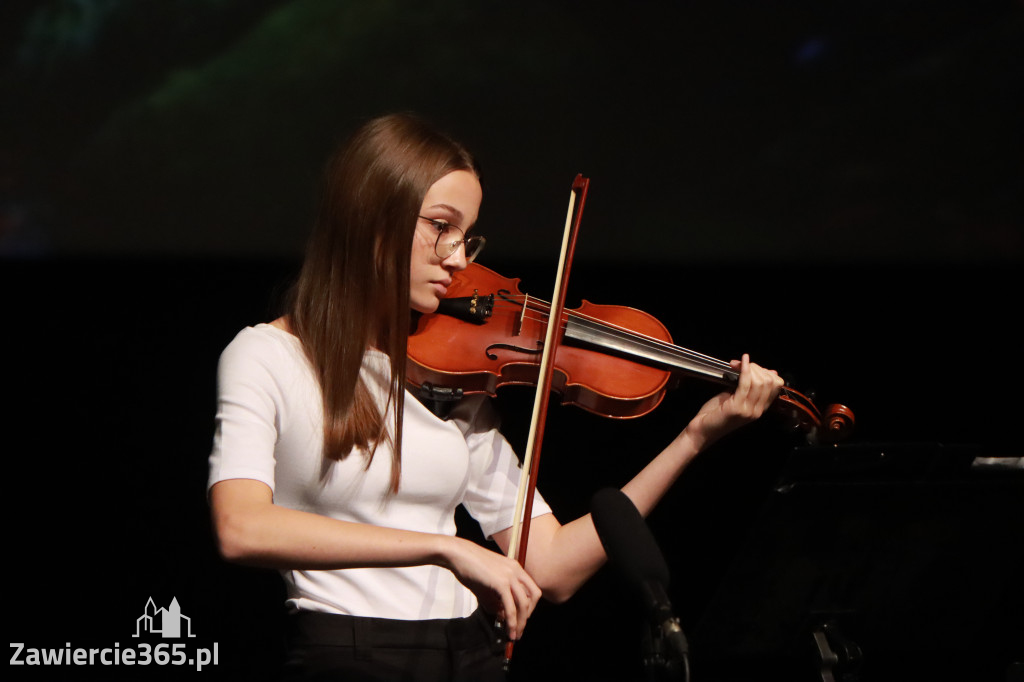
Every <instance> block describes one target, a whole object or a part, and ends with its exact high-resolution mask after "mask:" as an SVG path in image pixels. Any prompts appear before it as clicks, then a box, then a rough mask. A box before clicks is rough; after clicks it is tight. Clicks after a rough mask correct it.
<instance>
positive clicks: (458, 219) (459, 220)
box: [427, 204, 466, 225]
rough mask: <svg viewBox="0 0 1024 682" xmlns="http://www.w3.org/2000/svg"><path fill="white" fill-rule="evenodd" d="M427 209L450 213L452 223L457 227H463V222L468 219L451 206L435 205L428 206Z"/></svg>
mask: <svg viewBox="0 0 1024 682" xmlns="http://www.w3.org/2000/svg"><path fill="white" fill-rule="evenodd" d="M427 208H439V209H443V210H445V211H448V212H449V213H451V214H452V221H453V222H454V223H455V224H456V225H461V224H462V221H463V220H465V218H466V216H464V215H462V211H460V210H459V209H457V208H455V207H454V206H451V205H449V204H434V205H433V206H428V207H427Z"/></svg>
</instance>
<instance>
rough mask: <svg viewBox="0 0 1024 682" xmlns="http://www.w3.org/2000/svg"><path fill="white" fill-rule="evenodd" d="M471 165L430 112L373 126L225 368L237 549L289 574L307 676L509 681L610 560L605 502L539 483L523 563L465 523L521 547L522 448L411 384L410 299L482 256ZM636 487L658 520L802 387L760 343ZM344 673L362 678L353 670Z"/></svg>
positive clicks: (226, 447)
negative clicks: (680, 492)
mask: <svg viewBox="0 0 1024 682" xmlns="http://www.w3.org/2000/svg"><path fill="white" fill-rule="evenodd" d="M481 199H482V192H481V188H480V182H479V179H478V172H477V167H476V164H475V162H474V160H473V159H472V157H471V156H470V155H469V154H468V153H467V152H466V151H465V150H464V149H463V148H462V147H461V146H460V145H459V144H457V143H455V142H454V141H452V140H451V139H449V138H448V137H446V136H444V135H442V134H440V133H439V132H437V131H436V130H434V129H433V128H431V127H429V126H428V125H426V124H425V123H423V122H422V121H420V120H419V119H417V118H415V117H412V116H408V115H392V116H385V117H382V118H379V119H375V120H373V121H370V122H369V123H367V124H366V125H364V126H363V127H362V128H361V129H360V130H359V131H358V132H357V133H356V134H355V135H354V137H353V138H352V139H351V140H350V142H349V143H348V144H347V145H346V146H345V147H343V148H342V149H341V150H340V151H339V152H338V153H336V154H335V155H334V157H333V158H332V160H331V161H330V163H329V165H328V169H327V173H326V178H325V187H324V193H323V198H322V202H321V207H320V211H319V215H318V217H317V220H316V224H315V228H314V232H313V235H312V238H311V240H310V243H309V247H308V251H307V254H306V257H305V261H304V263H303V267H302V270H301V273H300V275H299V278H298V282H297V284H296V286H295V288H294V292H293V297H292V301H291V304H290V307H289V312H288V314H287V315H285V316H284V317H282V318H280V319H278V320H275V321H273V322H271V323H269V324H259V325H256V326H255V327H249V328H246V329H244V330H243V331H241V332H240V333H239V334H238V336H237V337H236V338H235V339H234V340H233V341H232V342H231V343H230V344H229V345H228V347H227V348H226V349H225V350H224V353H223V355H222V357H221V362H220V366H219V370H218V382H219V389H218V391H219V397H218V399H219V402H218V413H217V431H216V436H215V439H214V447H213V452H212V454H211V456H210V481H209V485H210V502H211V506H212V516H213V524H214V527H215V531H216V536H217V539H218V543H219V548H220V551H221V552H222V554H223V556H224V557H225V558H226V559H227V560H229V561H235V562H240V563H245V564H250V565H259V566H267V567H272V568H276V569H279V570H280V571H281V572H282V575H283V577H284V580H285V583H286V585H287V590H288V601H287V603H288V606H289V609H290V611H291V613H292V615H291V616H290V636H291V644H290V653H289V659H288V662H287V664H286V667H287V673H288V674H289V675H290V676H292V677H293V678H294V679H315V678H316V677H317V676H318V675H324V676H329V675H332V674H333V675H338V678H337V679H382V680H384V679H387V680H390V679H424V680H427V679H436V680H451V679H467V680H484V679H495V680H498V679H502V678H503V673H502V670H501V651H502V650H503V645H502V643H501V641H500V637H497V636H496V634H495V632H494V631H493V630H492V623H493V622H494V620H495V617H498V618H500V620H501V621H502V622H503V623H504V626H505V629H506V632H505V634H507V636H508V637H510V638H512V639H518V638H519V637H520V636H521V635H522V633H523V628H524V627H525V626H526V623H527V620H528V619H529V617H530V614H531V613H532V612H533V610H534V607H535V606H536V604H537V602H538V600H539V599H540V598H541V597H542V596H543V597H545V598H547V599H550V600H553V601H556V602H560V601H564V600H565V599H568V598H569V597H570V596H571V595H572V594H573V593H574V592H575V591H576V590H577V589H578V588H579V587H580V586H581V585H582V584H583V583H584V582H585V581H586V580H587V579H588V578H589V577H590V576H591V575H593V574H594V572H595V571H596V570H597V569H598V568H599V567H600V566H601V564H602V563H603V562H604V560H605V555H604V552H603V549H602V546H601V543H600V540H599V538H598V536H597V533H596V531H595V530H594V526H593V523H592V521H591V520H590V518H589V516H584V517H582V518H579V519H576V520H574V521H572V522H570V523H567V524H564V525H563V524H561V523H560V522H559V521H558V520H557V519H556V518H555V516H554V515H553V514H552V513H551V510H550V508H549V507H548V506H547V505H546V504H545V503H544V501H543V499H542V498H541V497H540V496H539V495H538V497H537V499H536V502H535V506H534V519H533V521H532V529H531V533H530V552H529V553H528V559H527V566H526V567H525V569H524V568H523V567H521V566H519V564H518V563H517V562H516V561H514V560H512V559H509V558H507V557H506V556H504V555H502V554H498V553H496V552H493V551H491V550H489V549H487V548H485V547H481V546H479V545H477V544H475V543H473V542H470V541H467V540H464V539H461V538H458V537H456V536H455V522H454V511H455V508H456V507H457V506H458V505H459V504H462V505H464V506H465V508H466V509H467V510H468V511H469V512H470V514H471V515H473V517H474V518H475V519H476V520H477V521H478V522H479V523H480V525H481V528H482V529H483V531H484V533H485V534H486V535H487V536H489V537H491V538H493V539H494V540H495V541H496V542H497V544H498V545H499V546H500V547H501V548H502V549H503V550H507V547H508V544H509V542H510V536H511V531H510V527H511V526H512V518H513V509H514V506H515V495H516V488H517V486H518V482H519V478H520V474H521V471H520V468H519V465H518V460H517V458H516V456H515V454H514V452H513V451H512V449H511V447H510V446H509V444H508V443H507V442H506V441H505V439H504V438H503V437H502V436H501V434H500V433H499V432H498V431H497V428H496V423H495V418H494V416H493V412H492V411H491V410H490V409H489V402H488V401H487V400H486V399H484V398H466V399H464V400H463V401H462V402H461V403H460V404H459V406H458V407H457V408H456V409H455V410H454V411H453V413H452V415H451V418H450V419H448V420H441V419H439V418H437V417H436V416H435V415H434V414H433V413H431V412H430V411H429V410H428V409H427V408H426V407H424V406H423V405H421V404H420V403H419V402H418V401H417V400H416V399H415V398H412V397H411V396H409V395H408V394H406V392H405V362H406V360H405V357H406V343H407V339H408V334H409V327H410V317H411V311H418V312H421V313H429V312H432V311H434V310H435V309H436V307H437V304H438V301H439V300H440V299H441V298H443V297H444V295H445V293H446V287H447V286H448V285H449V284H450V282H451V276H452V274H453V273H455V272H457V271H459V270H462V269H463V268H465V267H466V265H467V263H468V262H470V261H472V260H473V258H475V257H476V255H477V253H478V252H479V250H480V248H482V246H483V238H482V237H478V236H476V235H474V234H473V228H474V225H475V223H476V220H477V215H478V212H479V209H480V202H481ZM734 365H735V366H736V367H737V368H739V370H740V380H739V384H738V386H737V388H736V390H735V391H734V392H732V393H723V394H721V395H718V396H716V397H715V398H713V399H712V400H710V401H709V402H708V403H707V404H706V405H705V406H704V407H703V408H702V409H701V410H700V411H699V413H698V414H697V415H696V416H695V417H694V418H693V419H692V420H691V421H690V422H689V424H687V426H686V427H685V428H684V429H683V430H682V432H681V433H680V434H679V435H678V437H676V438H675V440H674V441H672V443H670V444H669V446H668V447H667V448H666V449H665V450H664V451H663V452H661V453H660V454H658V455H657V456H656V457H654V459H653V460H652V461H651V462H650V463H649V464H648V465H647V466H646V467H645V468H644V469H643V470H642V471H640V472H639V473H638V474H637V475H636V477H635V478H634V479H633V480H631V481H630V482H629V483H628V484H627V485H626V486H625V487H624V488H623V491H624V492H625V493H626V495H628V496H629V498H630V499H632V501H633V502H634V504H635V505H636V506H637V508H638V509H639V510H640V511H641V513H643V514H647V513H648V512H649V511H650V510H651V509H652V508H653V507H654V505H655V504H656V503H657V501H658V500H659V499H660V498H661V497H662V496H663V495H664V494H665V492H666V490H667V489H668V487H669V486H671V485H672V483H673V482H674V481H675V479H676V478H677V477H678V476H679V474H680V473H681V472H682V470H683V468H684V467H685V466H686V465H687V463H688V462H689V461H690V460H691V459H693V457H694V456H696V455H697V453H699V452H700V451H701V450H703V449H704V448H706V447H707V446H708V445H709V444H710V443H711V442H713V441H715V440H716V439H718V438H720V437H721V436H723V435H725V434H726V433H728V432H729V431H731V430H733V429H735V428H736V427H738V426H740V425H742V424H745V423H747V422H749V421H751V420H753V419H756V418H757V417H759V416H760V415H761V413H762V412H763V411H764V410H765V408H766V407H767V406H768V405H769V404H770V403H771V402H772V401H773V400H774V399H775V397H776V395H777V394H778V391H779V387H780V386H781V385H782V381H781V380H780V379H779V377H778V376H777V375H776V374H775V373H774V372H772V371H769V370H765V369H763V368H761V367H759V366H757V365H755V364H753V363H751V362H750V361H749V359H748V358H747V357H746V356H744V357H743V359H742V360H740V361H735V362H734ZM344 675H348V677H345V676H344Z"/></svg>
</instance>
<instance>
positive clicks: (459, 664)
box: [284, 610, 505, 682]
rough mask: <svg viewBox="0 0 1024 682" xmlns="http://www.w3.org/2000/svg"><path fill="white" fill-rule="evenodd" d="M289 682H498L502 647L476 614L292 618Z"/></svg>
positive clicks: (306, 614) (486, 620)
mask: <svg viewBox="0 0 1024 682" xmlns="http://www.w3.org/2000/svg"><path fill="white" fill-rule="evenodd" d="M288 639H289V642H288V657H287V660H286V662H285V668H284V679H285V680H286V681H287V682H299V681H300V680H301V681H303V682H312V681H313V680H324V681H326V680H332V681H336V682H337V681H342V680H344V681H345V682H348V681H349V680H366V681H370V680H381V681H384V680H386V681H387V682H393V681H394V682H397V681H402V680H408V681H409V682H435V681H436V682H442V681H444V682H447V681H449V680H452V681H455V680H463V681H465V682H470V681H472V682H490V681H493V682H503V680H504V679H505V672H504V669H503V667H502V661H503V658H504V652H505V639H504V637H503V636H502V633H501V631H499V630H498V629H496V628H495V626H494V622H493V618H492V617H490V616H487V615H486V614H484V613H483V612H482V611H480V610H477V611H476V612H475V613H474V614H473V615H472V616H470V617H469V618H455V619H452V620H414V621H406V620H390V619H387V618H358V617H355V616H342V615H336V614H330V613H315V612H311V611H300V612H299V613H296V614H293V615H291V616H289V625H288Z"/></svg>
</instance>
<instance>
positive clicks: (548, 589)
mask: <svg viewBox="0 0 1024 682" xmlns="http://www.w3.org/2000/svg"><path fill="white" fill-rule="evenodd" d="M538 584H539V585H540V588H541V593H542V594H543V596H544V600H545V601H549V602H551V603H552V604H564V603H565V602H567V601H569V599H570V598H571V597H572V596H573V595H574V594H576V592H577V591H579V589H580V587H581V586H582V584H583V582H579V581H575V580H564V579H563V580H559V579H556V580H553V581H550V582H543V583H538Z"/></svg>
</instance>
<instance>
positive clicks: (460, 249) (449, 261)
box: [441, 242, 469, 271]
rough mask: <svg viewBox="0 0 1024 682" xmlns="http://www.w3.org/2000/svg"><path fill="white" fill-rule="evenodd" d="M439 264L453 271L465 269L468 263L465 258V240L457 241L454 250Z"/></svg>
mask: <svg viewBox="0 0 1024 682" xmlns="http://www.w3.org/2000/svg"><path fill="white" fill-rule="evenodd" d="M441 264H442V265H443V266H444V267H446V268H451V269H452V270H453V271H458V270H465V269H466V267H467V266H468V265H469V261H467V260H466V244H465V242H459V245H458V246H457V247H455V250H454V251H452V252H451V253H450V254H448V256H447V257H446V258H443V259H442V260H441Z"/></svg>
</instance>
